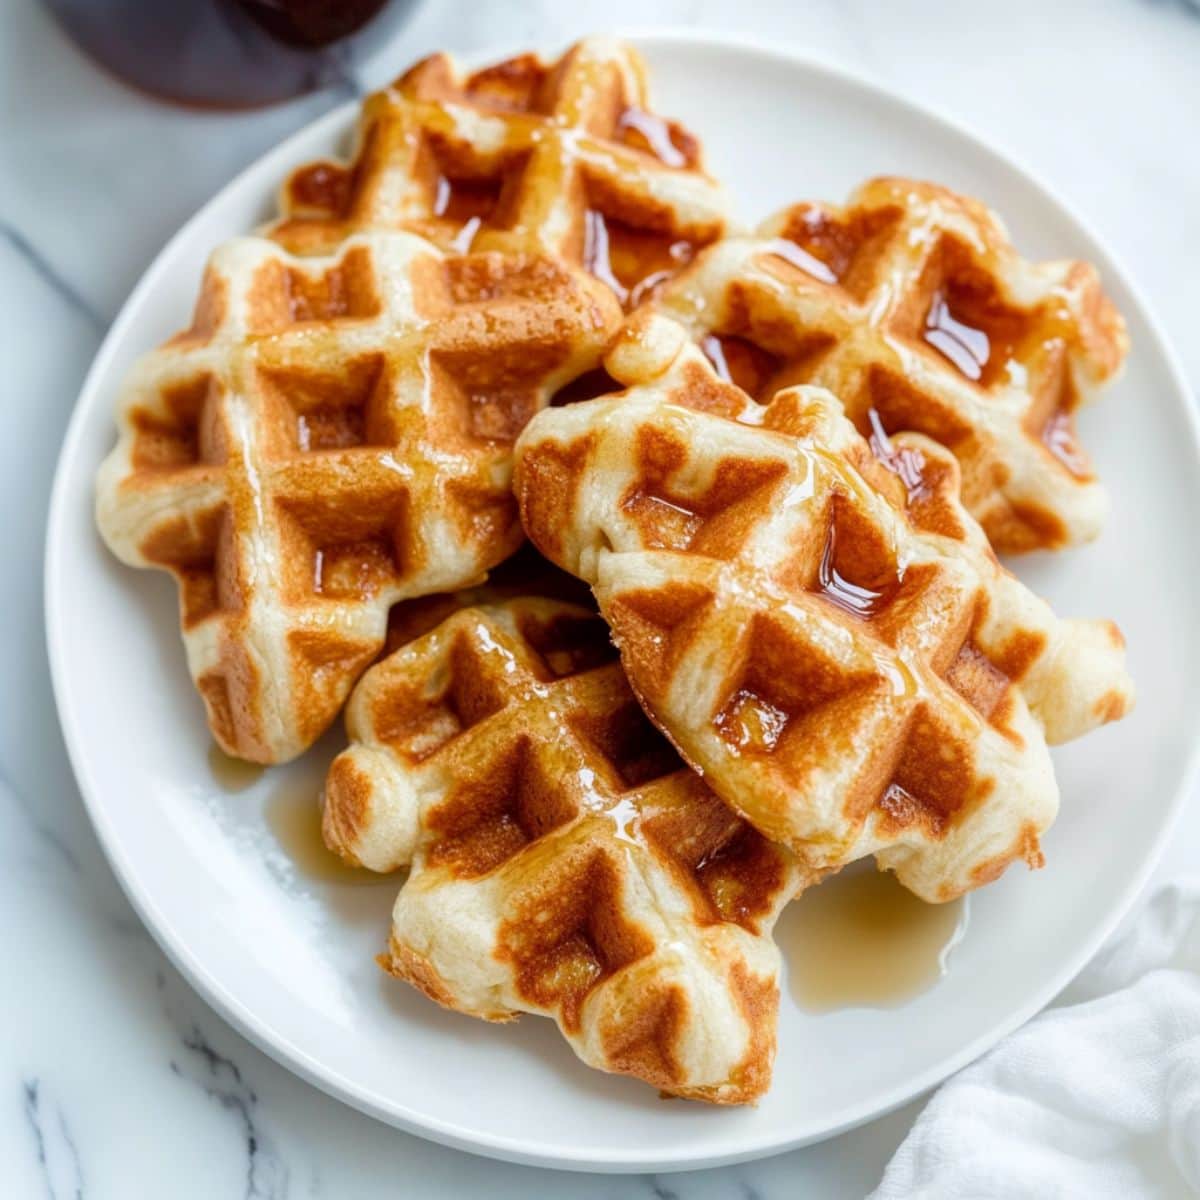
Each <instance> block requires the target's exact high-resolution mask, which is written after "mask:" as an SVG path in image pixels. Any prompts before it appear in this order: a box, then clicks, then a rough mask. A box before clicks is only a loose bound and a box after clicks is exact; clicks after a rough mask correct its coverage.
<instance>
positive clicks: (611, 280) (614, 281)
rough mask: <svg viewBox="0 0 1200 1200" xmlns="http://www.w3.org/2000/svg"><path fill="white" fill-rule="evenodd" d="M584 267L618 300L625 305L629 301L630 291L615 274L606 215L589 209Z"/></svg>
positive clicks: (584, 241) (584, 235)
mask: <svg viewBox="0 0 1200 1200" xmlns="http://www.w3.org/2000/svg"><path fill="white" fill-rule="evenodd" d="M583 265H584V267H585V269H586V270H587V271H588V272H590V273H591V274H592V275H595V277H596V278H597V279H599V280H600V282H601V283H606V284H607V285H608V286H609V287H610V288H612V290H613V291H614V292H615V293H616V294H617V299H618V300H620V302H621V303H622V304H624V303H625V302H626V301H627V300H628V299H629V291H628V289H627V288H626V287H625V285H624V284H623V283H622V282H621V281H620V280H619V279H618V278H617V277H616V275H615V274H613V269H612V258H611V256H610V254H609V244H608V224H607V223H606V222H605V220H604V214H603V213H599V212H596V210H595V209H589V210H588V212H587V215H586V216H585V217H584V234H583Z"/></svg>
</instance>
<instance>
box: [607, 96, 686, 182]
mask: <svg viewBox="0 0 1200 1200" xmlns="http://www.w3.org/2000/svg"><path fill="white" fill-rule="evenodd" d="M617 129H618V131H623V130H626V129H632V130H634V132H636V133H639V134H640V135H641V136H642V138H643V140H644V141H645V143H646V145H647V146H649V147H650V153H651V154H653V155H654V157H655V158H657V159H658V161H659V162H661V163H662V164H663V166H665V167H686V166H687V165H688V160H687V155H685V154H684V153H683V151H681V150H680V149H679V147H678V146H676V145H675V142H674V140H673V139H672V137H671V126H670V125H669V124H668V123H667V122H666V121H665V120H663V118H662V117H660V116H657V115H656V114H655V113H652V112H647V111H646V110H645V109H644V108H627V109H626V110H625V111H624V112H623V113H622V114H621V116H620V119H619V120H618V121H617Z"/></svg>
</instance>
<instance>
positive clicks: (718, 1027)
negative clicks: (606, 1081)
mask: <svg viewBox="0 0 1200 1200" xmlns="http://www.w3.org/2000/svg"><path fill="white" fill-rule="evenodd" d="M614 655H615V651H613V649H612V646H611V643H610V641H609V638H608V631H607V629H606V627H605V625H604V622H603V621H602V620H601V619H600V618H599V617H597V616H596V615H595V614H594V613H591V612H589V611H588V610H587V609H582V608H578V607H575V606H572V605H567V604H563V603H562V602H560V601H555V600H548V599H543V598H536V599H535V598H522V599H514V600H509V601H507V602H505V603H503V604H499V605H493V606H485V607H479V608H472V609H464V610H462V611H460V612H458V613H457V614H455V615H454V616H452V617H450V618H449V619H448V620H446V621H445V622H444V623H443V624H442V625H440V626H438V627H437V628H436V629H434V630H433V631H432V632H430V633H427V634H426V635H424V636H423V637H421V638H419V639H418V640H417V641H415V642H413V643H411V644H410V645H409V646H407V647H404V648H402V649H400V650H398V651H396V652H395V653H394V654H392V655H391V656H389V657H388V658H386V659H384V660H383V661H382V662H380V663H379V664H377V665H376V666H374V667H372V668H371V670H370V671H368V672H367V674H366V675H365V676H364V677H363V679H362V681H361V683H360V684H359V685H358V687H357V688H356V689H355V691H354V694H353V696H352V697H351V700H350V703H349V705H348V707H347V727H348V730H349V734H350V740H351V743H352V744H351V746H350V748H349V749H348V750H346V751H345V752H344V753H342V754H341V755H340V756H339V757H338V758H337V759H335V760H334V763H333V765H332V767H331V769H330V773H329V777H328V780H327V783H326V787H325V795H324V806H325V807H324V818H323V822H324V833H325V840H326V842H327V844H328V845H329V846H330V848H331V849H333V850H336V851H337V852H338V853H340V854H341V855H342V856H343V857H345V858H346V859H347V860H348V861H349V862H352V863H355V864H361V865H363V866H366V867H370V868H372V869H374V870H377V871H389V870H392V869H393V868H396V867H401V866H405V865H408V864H411V871H410V874H409V876H408V880H407V882H406V883H405V884H404V886H403V888H402V889H401V891H400V895H399V897H398V899H397V901H396V906H395V909H394V912H393V924H392V931H391V938H390V942H389V946H388V950H387V953H386V954H385V955H384V956H383V957H382V958H381V960H380V961H381V963H382V965H383V966H384V967H385V968H386V969H387V970H388V971H390V972H391V973H392V974H394V975H397V976H399V977H400V978H402V979H406V980H408V981H409V982H410V983H411V984H413V985H414V986H415V987H417V988H419V989H420V990H421V991H422V992H424V993H425V994H426V995H427V996H429V997H430V998H431V999H433V1000H436V1001H437V1002H438V1003H439V1004H443V1005H445V1006H446V1007H448V1008H452V1009H456V1010H458V1011H460V1012H465V1013H469V1014H471V1015H473V1016H477V1017H483V1018H485V1019H488V1020H495V1021H504V1020H509V1019H511V1018H513V1017H514V1016H516V1015H517V1014H518V1013H521V1012H530V1013H541V1014H544V1015H546V1016H550V1017H553V1018H554V1019H555V1020H556V1021H557V1022H558V1025H559V1027H560V1028H561V1030H562V1032H563V1034H564V1035H565V1036H566V1038H567V1040H568V1041H569V1042H570V1044H571V1046H572V1047H573V1048H574V1050H575V1052H576V1053H577V1054H578V1055H579V1057H580V1058H582V1059H583V1060H584V1062H586V1063H588V1064H590V1065H591V1066H594V1067H598V1068H600V1069H601V1070H605V1071H612V1072H618V1073H621V1074H627V1075H632V1076H635V1077H636V1078H638V1079H643V1080H645V1081H646V1082H648V1083H650V1084H653V1085H654V1086H655V1087H658V1088H660V1089H662V1090H663V1091H665V1092H670V1093H672V1094H675V1095H680V1096H689V1097H693V1098H696V1099H701V1100H707V1101H711V1102H715V1103H721V1104H740V1103H746V1102H749V1101H753V1100H754V1099H755V1098H756V1097H758V1096H759V1095H761V1093H762V1092H763V1091H764V1090H765V1089H766V1087H767V1085H768V1084H769V1082H770V1074H771V1064H772V1060H773V1057H774V1049H775V1017H776V1011H777V1006H778V991H779V988H778V973H779V953H778V950H777V948H776V947H775V945H774V943H773V942H772V941H771V938H770V932H771V927H772V925H773V924H774V922H775V918H776V916H777V915H778V913H779V910H780V909H781V908H782V906H783V904H784V903H785V902H786V901H787V900H788V898H789V897H790V896H792V895H793V894H794V893H795V891H796V890H797V888H798V887H799V885H800V883H801V882H802V876H801V873H800V871H799V869H798V867H797V865H796V862H795V860H794V859H793V858H792V856H791V855H789V854H788V853H787V851H785V850H783V849H782V848H780V847H778V846H774V845H772V844H771V843H770V842H768V841H766V840H765V839H764V838H762V837H760V836H759V835H758V834H757V833H755V832H754V831H753V830H752V829H751V828H750V827H749V826H748V825H746V824H745V823H744V822H743V821H741V820H740V819H739V818H738V817H736V816H735V815H734V814H733V813H731V812H730V811H729V809H728V808H726V806H725V805H723V804H722V803H721V802H720V801H719V800H718V799H717V798H716V797H715V796H714V795H713V794H712V792H710V791H709V790H708V789H707V788H706V787H705V786H704V784H703V783H702V782H701V780H700V779H699V778H698V777H697V776H696V775H695V774H693V773H692V772H691V771H688V770H687V769H686V768H685V767H684V766H683V765H682V764H681V763H680V761H679V759H678V758H677V757H676V755H675V753H674V752H673V751H672V750H671V748H670V747H669V746H668V745H667V743H666V742H665V741H664V740H663V739H662V738H661V736H660V735H659V734H658V733H657V732H656V731H655V730H654V728H653V726H651V725H650V724H649V722H648V721H647V720H646V719H645V717H644V715H643V714H642V712H641V710H640V708H639V707H638V704H637V702H636V700H635V699H634V697H633V694H632V693H631V692H630V691H629V688H628V685H627V684H626V682H625V677H624V673H623V672H622V670H621V665H620V663H619V662H616V661H615V660H614Z"/></svg>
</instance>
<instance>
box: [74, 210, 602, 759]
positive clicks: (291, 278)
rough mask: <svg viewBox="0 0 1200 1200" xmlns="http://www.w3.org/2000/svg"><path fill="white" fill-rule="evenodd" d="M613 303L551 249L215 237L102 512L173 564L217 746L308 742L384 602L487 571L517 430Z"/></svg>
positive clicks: (499, 551) (368, 642)
mask: <svg viewBox="0 0 1200 1200" xmlns="http://www.w3.org/2000/svg"><path fill="white" fill-rule="evenodd" d="M619 316H620V310H619V307H618V305H617V304H616V302H615V301H614V300H613V298H612V296H611V294H610V293H609V292H608V290H607V289H606V288H605V287H604V286H603V285H601V284H600V283H598V282H597V281H596V280H594V279H593V278H592V277H591V276H589V275H587V274H585V273H584V272H582V271H579V270H577V269H575V268H571V267H568V266H566V265H564V264H562V263H560V262H558V261H557V260H554V259H549V258H545V257H540V258H539V257H531V256H524V255H510V256H501V255H499V254H496V253H494V252H493V253H480V254H471V255H446V254H444V253H443V252H441V251H439V250H438V249H437V248H436V247H434V246H433V245H431V244H430V243H428V242H426V241H424V240H423V239H421V238H418V237H416V236H413V235H410V234H405V233H389V234H360V235H357V236H355V237H353V238H351V239H350V240H348V241H347V242H346V243H344V245H342V246H341V247H340V249H339V251H338V253H337V254H336V256H332V257H326V258H304V259H299V258H294V257H292V256H291V255H289V254H287V253H285V252H284V251H283V250H282V249H281V248H280V247H279V246H278V245H276V244H275V243H274V242H272V241H269V240H267V239H263V238H243V239H237V240H234V241H231V242H229V243H227V244H226V245H224V246H222V247H221V248H220V249H219V250H218V251H217V252H216V253H215V254H214V255H213V257H212V259H211V260H210V263H209V266H208V269H207V272H206V274H205V278H204V284H203V288H202V290H201V295H200V298H199V302H198V304H197V307H196V312H195V316H194V318H193V321H192V325H191V327H190V328H189V329H188V330H186V331H185V332H183V333H181V334H179V335H177V336H176V337H174V338H172V339H171V340H170V341H169V342H167V343H166V344H165V345H164V346H162V347H161V348H160V349H158V350H156V351H153V352H152V353H150V354H148V355H146V356H145V357H144V358H142V359H141V360H140V361H139V362H138V364H137V365H136V366H135V368H134V369H133V371H132V372H131V374H130V376H129V378H128V380H127V382H126V385H125V389H124V391H123V393H122V395H121V397H120V398H119V402H118V427H119V440H118V443H117V446H116V448H115V450H114V451H113V452H112V454H111V455H110V456H109V458H108V459H107V461H106V462H105V463H104V465H103V467H102V468H101V471H100V475H99V479H98V495H97V520H98V523H99V526H100V529H101V532H102V533H103V535H104V537H105V539H106V540H107V542H108V544H109V545H110V547H111V548H112V549H113V551H114V552H115V553H116V554H117V555H118V556H119V557H121V558H122V559H124V560H125V561H126V562H128V563H131V564H133V565H136V566H154V567H161V568H165V569H166V570H168V571H170V572H172V573H173V574H174V575H175V577H176V579H177V580H178V582H179V588H180V600H181V605H180V607H181V620H182V625H183V634H184V640H185V642H186V645H187V652H188V661H189V665H190V668H191V672H192V676H193V678H194V680H195V682H196V685H197V687H198V688H199V690H200V692H201V694H202V695H203V698H204V701H205V704H206V706H207V709H208V717H209V724H210V726H211V729H212V732H213V736H214V737H215V738H216V740H217V741H218V742H219V743H220V745H221V747H222V748H223V749H224V750H225V751H227V752H228V753H230V754H234V755H238V756H240V757H242V758H247V759H252V760H254V761H258V762H277V761H283V760H286V759H288V758H290V757H292V756H294V755H295V754H297V753H299V752H300V751H302V750H303V749H305V747H307V746H308V745H309V744H310V743H311V742H312V741H313V740H314V739H315V738H316V737H317V736H318V735H319V734H320V733H321V731H322V730H323V729H325V728H326V726H327V725H328V724H329V722H330V721H331V720H332V719H333V717H334V716H335V715H336V714H337V712H338V710H339V709H340V707H341V705H342V703H343V701H344V700H345V698H346V695H347V694H348V692H349V690H350V687H351V686H352V684H353V683H354V681H355V679H356V678H357V677H358V675H359V674H360V673H361V672H362V670H363V669H364V668H365V667H366V666H367V664H368V663H369V662H370V661H371V660H372V659H373V658H374V657H375V656H376V654H377V653H378V652H379V650H380V648H381V647H382V645H383V640H384V633H385V626H386V620H387V613H388V608H389V606H390V605H391V604H393V603H394V602H395V601H397V600H400V599H403V598H405V597H409V596H420V595H424V594H427V593H430V592H439V591H444V590H446V589H449V588H455V587H459V586H464V585H468V584H471V583H474V582H478V581H479V580H480V579H481V578H482V576H483V574H484V572H485V571H486V570H487V569H488V568H489V567H490V566H492V565H493V564H494V563H497V562H499V561H501V560H502V559H504V558H505V557H506V556H507V555H508V554H509V553H511V552H512V551H513V550H514V549H515V548H516V547H517V546H518V545H519V543H520V541H521V531H520V527H519V525H518V522H517V519H516V509H515V504H514V502H513V500H512V496H511V490H510V477H511V469H512V457H511V455H512V443H513V440H514V438H515V437H516V434H517V433H518V432H519V430H520V428H521V426H522V425H523V424H524V422H525V421H526V420H527V419H528V417H529V416H530V415H531V414H532V413H533V412H535V411H536V410H537V409H538V408H539V407H540V406H541V405H543V404H544V403H546V401H547V399H548V397H549V396H550V395H551V394H552V393H553V392H554V390H555V389H557V388H558V387H560V386H561V385H562V384H563V383H565V382H566V381H568V380H570V379H572V378H573V377H574V376H576V375H578V374H579V373H580V372H583V371H586V370H589V369H590V368H592V367H594V366H595V364H596V362H597V360H598V358H599V355H600V354H601V353H602V350H603V347H604V345H605V343H606V341H607V340H608V338H609V337H610V334H611V331H612V329H614V328H615V327H616V324H617V322H618V320H619Z"/></svg>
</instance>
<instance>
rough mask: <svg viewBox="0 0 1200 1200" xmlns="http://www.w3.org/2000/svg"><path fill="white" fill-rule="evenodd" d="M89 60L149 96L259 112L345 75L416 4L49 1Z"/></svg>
mask: <svg viewBox="0 0 1200 1200" xmlns="http://www.w3.org/2000/svg"><path fill="white" fill-rule="evenodd" d="M46 3H47V5H48V6H49V8H50V10H51V12H53V13H54V15H55V16H56V17H57V18H58V20H59V22H60V23H61V24H62V26H63V27H64V28H65V29H66V31H67V32H68V33H69V34H70V35H71V37H72V38H73V39H74V40H75V41H76V42H77V43H78V44H79V45H80V46H81V47H82V48H83V49H84V50H86V51H87V53H88V54H89V55H91V57H92V58H94V59H95V60H96V61H97V62H99V63H100V64H101V65H102V66H104V67H105V68H107V69H108V70H109V71H111V72H112V73H113V74H114V75H116V76H117V77H118V78H120V79H121V80H122V81H123V82H125V83H128V84H130V85H131V86H133V87H135V88H138V89H139V90H140V91H143V92H147V93H149V94H150V95H152V96H155V97H158V98H160V99H164V100H170V101H173V102H175V103H178V104H187V105H193V106H197V107H202V108H252V107H256V106H259V105H263V104H274V103H276V102H278V101H281V100H289V99H291V98H292V97H294V96H299V95H302V94H303V93H305V92H310V91H315V90H317V89H319V88H323V87H328V86H330V85H331V84H336V83H338V82H339V81H341V80H343V79H345V78H346V75H347V72H348V71H349V69H350V67H351V66H352V64H353V61H354V58H355V56H356V55H358V54H360V53H362V52H363V51H364V50H365V49H366V48H367V47H368V45H370V44H373V43H378V42H379V41H380V40H381V39H382V38H383V37H385V36H386V35H387V34H389V33H391V32H392V31H393V29H394V28H395V26H396V25H397V24H398V23H399V19H401V18H403V17H406V16H407V15H408V13H409V12H410V11H411V9H412V8H413V7H414V5H415V0H46Z"/></svg>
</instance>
